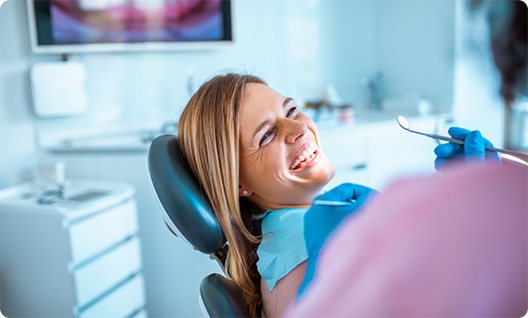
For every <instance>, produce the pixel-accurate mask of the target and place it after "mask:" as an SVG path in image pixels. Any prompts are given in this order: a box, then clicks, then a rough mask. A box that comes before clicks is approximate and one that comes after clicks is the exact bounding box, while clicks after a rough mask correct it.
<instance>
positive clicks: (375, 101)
mask: <svg viewBox="0 0 528 318" xmlns="http://www.w3.org/2000/svg"><path fill="white" fill-rule="evenodd" d="M382 79H383V73H382V72H381V71H378V72H376V73H375V74H374V75H373V76H372V77H371V78H368V77H363V78H362V79H361V85H363V86H364V87H366V88H368V89H369V91H370V94H371V96H370V109H371V110H378V111H381V110H382V109H383V101H382V93H381V80H382Z"/></svg>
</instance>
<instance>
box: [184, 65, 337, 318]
mask: <svg viewBox="0 0 528 318" xmlns="http://www.w3.org/2000/svg"><path fill="white" fill-rule="evenodd" d="M178 136H179V137H178V139H179V143H180V147H181V149H182V152H183V155H184V156H185V158H186V159H187V161H188V162H189V164H190V167H191V169H192V171H193V173H194V174H195V176H196V177H197V179H198V180H199V182H200V184H201V186H202V187H203V190H204V192H205V194H206V196H207V198H208V200H209V202H210V203H211V206H212V208H213V210H214V211H215V213H216V215H217V217H218V220H219V222H220V224H221V226H222V229H223V231H224V233H225V235H226V237H227V240H228V242H229V253H228V256H227V260H226V273H227V275H228V276H229V277H230V278H232V279H233V280H234V281H235V282H236V283H237V284H238V285H239V286H240V287H241V288H242V290H243V292H244V297H245V299H246V301H247V303H248V307H249V312H250V314H251V315H252V316H257V315H259V314H260V313H259V311H258V309H259V307H260V306H261V305H262V307H263V313H262V314H267V315H268V316H280V315H281V314H282V311H283V310H284V309H285V307H286V306H287V305H288V304H289V303H290V302H291V301H292V300H293V299H294V297H295V294H296V292H297V288H298V287H299V285H300V284H301V282H302V279H303V277H304V269H305V266H306V248H305V246H304V239H303V237H302V220H303V215H304V212H305V211H306V209H308V208H309V207H310V205H311V204H312V201H313V199H314V198H315V197H316V196H318V195H320V194H321V193H322V191H323V188H324V186H325V185H326V184H327V183H328V182H329V181H330V180H331V179H332V177H333V176H334V174H335V170H334V167H333V165H332V164H331V163H330V161H329V160H328V159H327V158H326V156H325V155H324V153H323V151H322V150H321V144H320V139H319V135H318V133H317V128H316V126H315V123H314V122H313V121H312V120H311V119H310V118H309V117H307V116H305V115H304V114H302V113H301V112H300V111H299V110H298V109H297V107H296V106H295V103H294V101H293V100H292V99H291V98H287V97H284V96H282V95H280V94H279V93H277V92H275V91H274V90H273V89H271V88H269V87H268V86H267V85H266V83H265V82H264V81H262V80H261V79H259V78H258V77H255V76H250V75H238V74H226V75H220V76H216V77H214V78H213V79H211V80H210V81H208V82H206V83H205V84H203V85H202V86H201V87H200V89H199V90H198V91H197V92H196V93H195V94H194V96H193V97H192V98H191V100H190V101H189V104H188V105H187V107H186V108H185V110H184V111H183V113H182V115H181V118H180V121H179V125H178ZM272 212H273V213H272ZM252 218H253V220H258V221H255V224H253V222H252ZM260 222H261V226H262V228H261V229H260V226H259V223H260ZM288 222H291V223H288ZM285 224H292V225H295V224H297V225H298V226H297V227H295V226H293V227H290V228H288V230H287V231H286V227H285V226H284V225H285ZM293 228H297V230H294V229H293ZM260 232H262V233H263V234H265V235H264V236H263V237H262V236H261V235H259V234H260ZM267 233H271V234H267ZM261 241H263V243H262V244H261V246H260V247H259V244H260V243H261ZM292 241H294V242H293V243H292ZM257 249H258V250H257ZM257 259H258V260H259V264H258V265H257ZM257 267H258V270H257ZM259 271H260V273H259ZM261 276H262V277H264V278H261Z"/></svg>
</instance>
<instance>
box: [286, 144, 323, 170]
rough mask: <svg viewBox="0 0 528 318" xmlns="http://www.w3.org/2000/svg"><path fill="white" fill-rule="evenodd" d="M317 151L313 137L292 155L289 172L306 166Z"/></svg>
mask: <svg viewBox="0 0 528 318" xmlns="http://www.w3.org/2000/svg"><path fill="white" fill-rule="evenodd" d="M317 150H318V148H317V144H316V143H315V139H314V138H313V137H312V138H310V139H308V140H307V141H306V142H305V143H304V144H303V145H302V146H301V147H300V148H299V150H297V153H296V154H295V155H294V157H293V160H292V161H291V164H290V170H300V169H302V168H304V167H306V166H308V165H309V164H310V163H311V162H312V161H313V160H314V159H315V157H316V156H317V153H318V151H317ZM314 163H315V162H314Z"/></svg>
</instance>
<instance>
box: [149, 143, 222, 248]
mask: <svg viewBox="0 0 528 318" xmlns="http://www.w3.org/2000/svg"><path fill="white" fill-rule="evenodd" d="M148 167H149V172H150V178H151V180H152V184H153V186H154V190H155V192H156V195H157V197H158V198H159V201H160V203H161V205H162V207H163V209H161V210H162V213H165V215H164V219H165V221H166V222H167V225H168V226H169V227H170V228H171V229H172V230H173V231H174V232H175V233H178V234H181V235H183V239H184V240H186V241H188V242H189V243H190V244H191V245H192V246H194V247H195V248H196V249H197V250H199V251H201V252H202V253H205V254H214V253H216V252H217V251H218V250H220V249H221V248H222V247H223V246H224V244H225V243H226V238H225V235H224V232H223V231H222V228H221V227H220V223H219V222H218V219H217V218H216V216H215V214H214V212H213V210H212V208H211V206H210V204H209V202H208V201H207V199H206V198H205V195H204V194H203V193H202V192H201V190H200V187H199V183H198V181H197V180H196V178H195V177H194V174H193V173H192V171H191V169H190V168H189V166H188V164H187V162H186V161H185V159H183V158H182V156H181V151H180V148H179V145H178V141H177V137H176V136H174V135H164V136H159V137H157V138H156V139H154V140H153V141H152V144H151V145H150V149H149V154H148Z"/></svg>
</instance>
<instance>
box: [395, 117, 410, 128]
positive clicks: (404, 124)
mask: <svg viewBox="0 0 528 318" xmlns="http://www.w3.org/2000/svg"><path fill="white" fill-rule="evenodd" d="M396 121H397V122H398V124H400V126H401V128H403V129H405V130H409V129H410V128H411V124H410V123H409V121H408V120H407V118H405V117H403V116H398V118H396Z"/></svg>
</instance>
